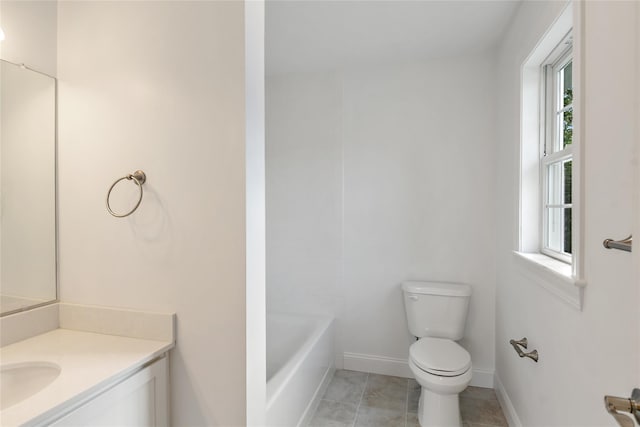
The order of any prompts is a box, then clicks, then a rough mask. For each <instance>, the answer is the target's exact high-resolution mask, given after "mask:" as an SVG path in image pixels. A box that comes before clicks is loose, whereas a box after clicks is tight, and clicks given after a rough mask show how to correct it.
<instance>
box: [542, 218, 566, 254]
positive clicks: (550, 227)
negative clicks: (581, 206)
mask: <svg viewBox="0 0 640 427" xmlns="http://www.w3.org/2000/svg"><path fill="white" fill-rule="evenodd" d="M546 214H547V248H549V249H551V250H553V251H556V252H560V253H566V254H571V208H547V209H546Z"/></svg>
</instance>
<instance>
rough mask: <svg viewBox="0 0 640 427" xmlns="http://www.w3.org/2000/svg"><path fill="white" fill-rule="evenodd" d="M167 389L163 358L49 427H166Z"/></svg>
mask: <svg viewBox="0 0 640 427" xmlns="http://www.w3.org/2000/svg"><path fill="white" fill-rule="evenodd" d="M167 386H168V382H167V358H166V357H163V358H162V359H160V360H158V361H157V362H155V363H153V364H152V365H149V366H147V367H146V368H144V369H142V370H141V371H139V372H137V373H135V374H133V375H132V376H131V377H129V378H127V379H125V380H124V381H122V382H121V383H119V384H117V385H116V386H114V387H113V388H111V389H109V390H107V391H105V392H104V393H101V394H99V395H98V396H96V397H95V398H94V399H92V400H90V401H89V402H87V403H86V404H84V405H83V406H81V407H79V408H78V409H76V410H74V411H73V412H71V413H69V414H67V415H66V416H64V417H63V418H61V419H59V420H57V421H56V422H54V423H53V424H50V425H52V426H57V427H72V426H73V427H80V426H83V427H84V426H95V427H100V426H104V427H107V426H108V427H113V426H118V427H134V426H135V427H141V426H149V427H155V426H159V427H166V426H168V424H169V420H168V416H169V411H168V403H169V402H168V390H167Z"/></svg>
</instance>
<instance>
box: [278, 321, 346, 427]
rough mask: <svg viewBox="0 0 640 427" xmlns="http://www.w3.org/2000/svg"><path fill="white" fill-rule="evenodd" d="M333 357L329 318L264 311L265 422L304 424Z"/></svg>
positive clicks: (329, 372)
mask: <svg viewBox="0 0 640 427" xmlns="http://www.w3.org/2000/svg"><path fill="white" fill-rule="evenodd" d="M334 361H335V358H334V353H333V319H332V318H330V317H320V316H309V315H298V314H281V313H269V314H267V407H266V424H267V425H269V426H279V427H281V426H287V427H288V426H291V427H294V426H301V425H303V424H305V423H306V421H307V420H308V418H309V416H311V415H312V413H313V411H314V410H315V408H316V407H317V404H318V402H319V400H320V398H321V397H322V393H324V390H325V388H326V386H327V383H328V382H329V380H331V376H332V375H333V372H334Z"/></svg>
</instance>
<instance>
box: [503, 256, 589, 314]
mask: <svg viewBox="0 0 640 427" xmlns="http://www.w3.org/2000/svg"><path fill="white" fill-rule="evenodd" d="M513 254H514V256H515V259H516V264H517V265H518V266H520V267H521V268H519V269H518V270H519V271H520V273H522V275H523V276H525V277H527V278H528V279H531V280H532V281H533V282H534V283H536V284H537V285H539V286H541V287H543V288H544V289H546V290H547V291H549V292H550V293H551V294H553V295H555V296H556V297H558V298H560V299H561V300H562V301H564V302H565V303H567V304H569V305H570V306H571V307H573V308H575V309H577V310H582V292H583V288H584V285H585V283H584V281H582V280H578V279H576V278H575V277H574V276H573V273H572V269H571V265H569V264H566V263H564V262H562V261H558V260H557V259H554V258H551V257H549V256H547V255H543V254H540V253H527V252H518V251H514V252H513Z"/></svg>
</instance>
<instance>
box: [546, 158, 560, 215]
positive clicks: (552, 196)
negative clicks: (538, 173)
mask: <svg viewBox="0 0 640 427" xmlns="http://www.w3.org/2000/svg"><path fill="white" fill-rule="evenodd" d="M562 175H563V170H562V162H555V163H551V164H550V165H549V166H547V204H548V205H561V204H563V203H564V198H563V196H564V191H563V186H562Z"/></svg>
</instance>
